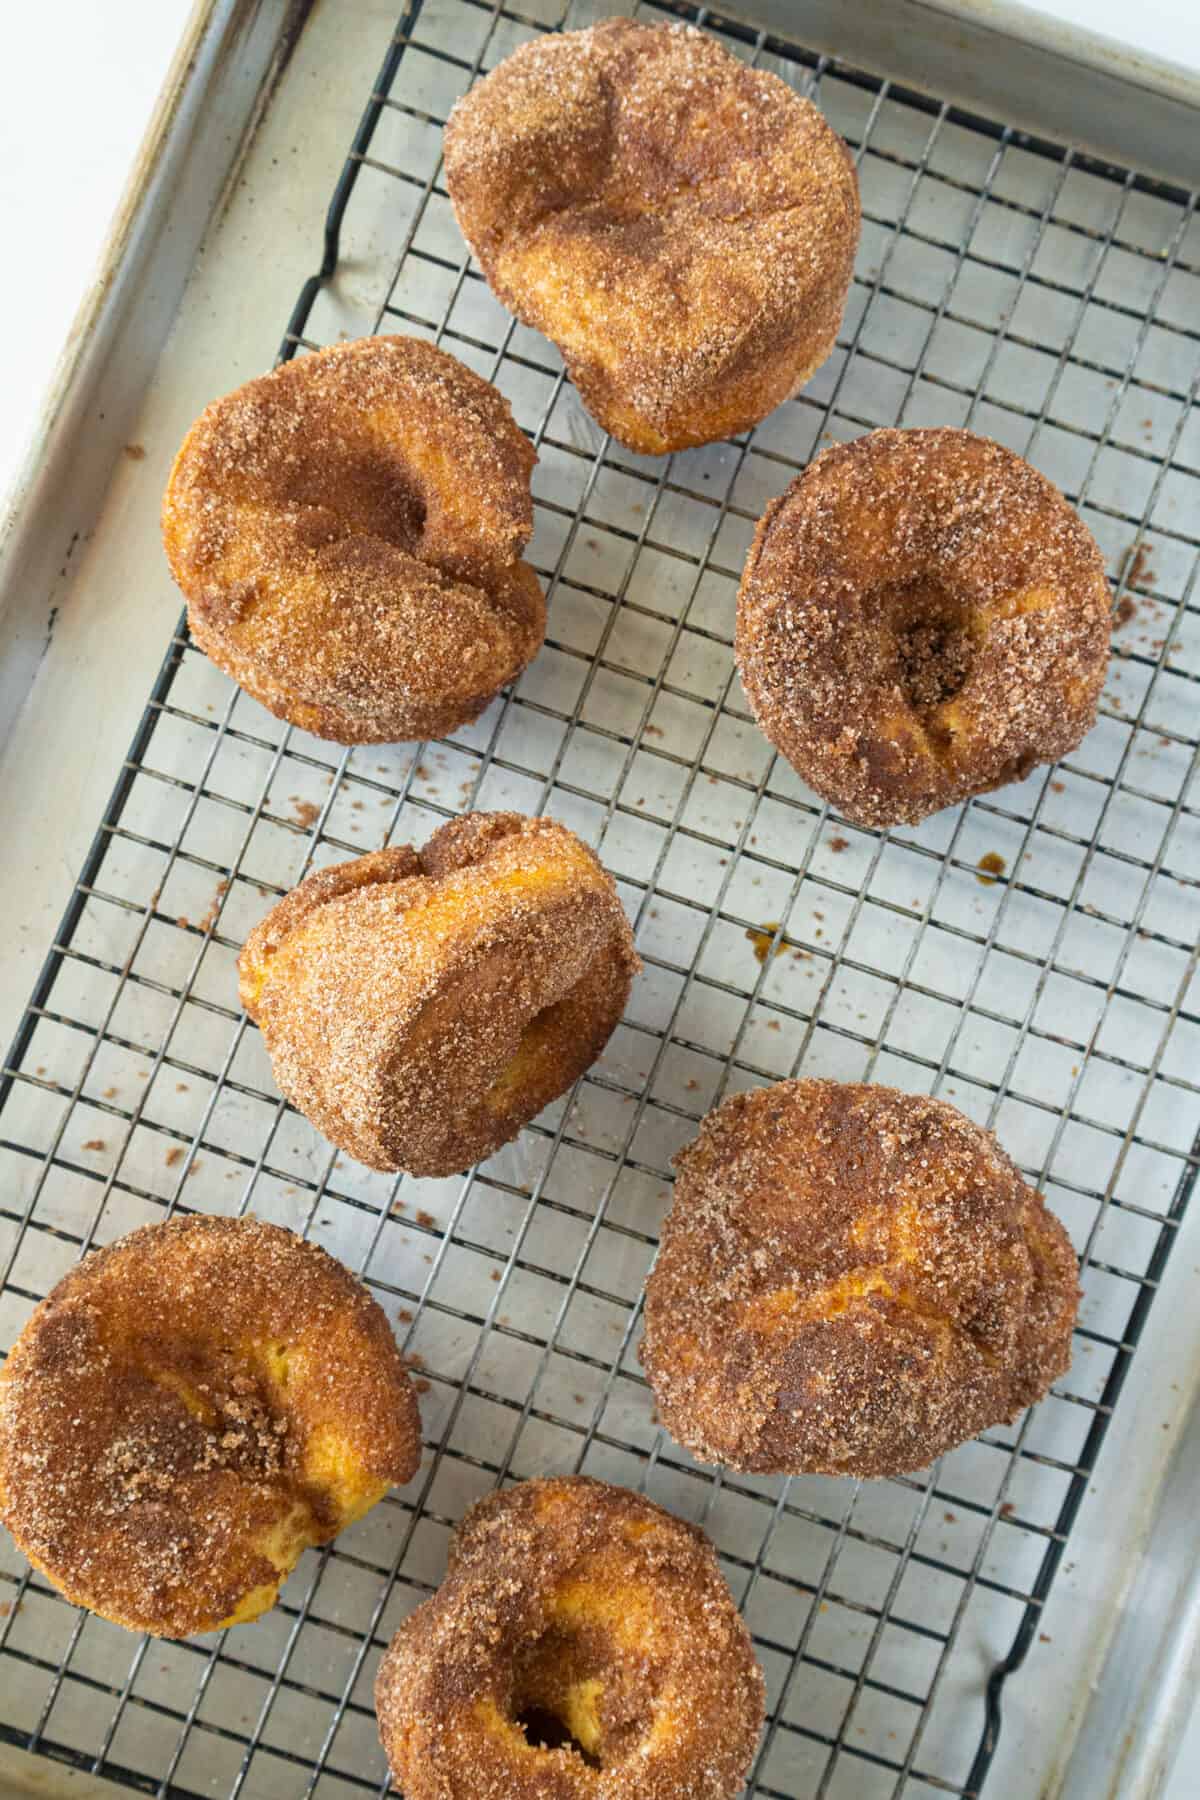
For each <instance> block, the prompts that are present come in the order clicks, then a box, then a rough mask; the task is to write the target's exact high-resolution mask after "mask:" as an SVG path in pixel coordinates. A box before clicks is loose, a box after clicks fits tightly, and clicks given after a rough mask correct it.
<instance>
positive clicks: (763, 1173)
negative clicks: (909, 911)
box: [641, 1081, 1079, 1476]
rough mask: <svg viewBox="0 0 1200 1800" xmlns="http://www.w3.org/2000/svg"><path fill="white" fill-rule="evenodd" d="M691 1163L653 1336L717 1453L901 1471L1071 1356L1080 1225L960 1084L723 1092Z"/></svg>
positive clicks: (667, 1410)
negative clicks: (1066, 1216) (961, 1095)
mask: <svg viewBox="0 0 1200 1800" xmlns="http://www.w3.org/2000/svg"><path fill="white" fill-rule="evenodd" d="M675 1165H676V1168H677V1169H678V1171H679V1174H678V1180H677V1181H676V1185H675V1200H674V1205H673V1206H672V1209H671V1212H670V1215H669V1217H668V1218H667V1220H666V1223H665V1225H664V1227H663V1236H662V1248H661V1250H660V1252H659V1256H658V1261H657V1262H656V1264H655V1266H654V1270H653V1272H652V1274H651V1276H650V1279H649V1282H648V1283H647V1287H646V1334H645V1339H644V1341H643V1345H642V1352H641V1355H642V1361H643V1363H644V1365H645V1368H646V1373H647V1375H648V1377H649V1379H650V1385H651V1387H652V1388H653V1390H654V1394H655V1397H656V1399H657V1401H658V1409H659V1414H660V1416H661V1418H662V1421H663V1424H664V1425H665V1426H666V1428H667V1430H668V1431H669V1432H670V1433H671V1435H672V1436H673V1437H674V1438H676V1439H677V1440H678V1442H679V1443H681V1444H685V1445H686V1446H687V1447H688V1449H689V1450H691V1451H692V1452H693V1453H694V1454H695V1455H696V1456H698V1457H699V1458H700V1459H701V1460H702V1461H704V1462H710V1463H723V1464H724V1465H725V1466H726V1467H728V1468H734V1469H743V1470H752V1471H755V1472H757V1473H760V1474H768V1473H786V1474H800V1473H816V1474H823V1475H862V1476H881V1475H898V1474H902V1473H905V1472H906V1471H909V1470H912V1469H920V1468H924V1467H925V1466H926V1465H927V1464H928V1463H930V1462H932V1461H933V1460H934V1458H935V1457H938V1456H941V1455H942V1454H943V1453H944V1452H945V1451H947V1450H950V1449H952V1448H953V1447H954V1446H955V1445H956V1444H960V1443H962V1442H964V1441H965V1440H966V1439H967V1438H970V1437H974V1436H975V1434H976V1433H977V1432H980V1431H982V1430H983V1429H984V1428H985V1427H987V1426H989V1425H995V1424H998V1423H1000V1422H1001V1421H1002V1420H1011V1419H1013V1418H1015V1417H1016V1415H1017V1414H1018V1413H1019V1412H1020V1410H1021V1409H1022V1408H1023V1407H1026V1406H1029V1405H1030V1404H1031V1403H1032V1402H1033V1401H1035V1400H1037V1399H1040V1397H1041V1396H1042V1395H1043V1394H1044V1393H1045V1392H1046V1390H1047V1388H1048V1387H1049V1386H1050V1384H1051V1382H1053V1381H1055V1380H1057V1378H1058V1377H1059V1376H1060V1375H1062V1374H1063V1373H1064V1372H1065V1371H1066V1369H1067V1367H1068V1365H1069V1362H1070V1354H1071V1332H1072V1329H1073V1326H1074V1323H1075V1313H1076V1308H1077V1305H1078V1300H1079V1285H1078V1273H1079V1271H1078V1265H1077V1263H1076V1259H1075V1254H1074V1252H1073V1250H1072V1249H1071V1245H1070V1241H1069V1239H1068V1237H1067V1234H1066V1232H1065V1231H1064V1229H1063V1227H1062V1225H1061V1224H1060V1223H1059V1221H1058V1220H1057V1219H1056V1218H1055V1217H1054V1215H1053V1213H1051V1212H1049V1211H1048V1210H1047V1208H1046V1205H1045V1202H1044V1201H1043V1200H1042V1197H1041V1195H1040V1194H1038V1193H1036V1192H1035V1191H1034V1189H1033V1188H1031V1187H1029V1186H1028V1184H1027V1183H1026V1182H1025V1181H1024V1180H1022V1178H1021V1176H1020V1174H1019V1173H1018V1171H1017V1169H1016V1168H1015V1167H1014V1166H1013V1164H1012V1163H1011V1162H1010V1161H1009V1159H1008V1157H1007V1156H1006V1155H1005V1154H1004V1152H1003V1151H1002V1150H1001V1149H1000V1146H999V1145H998V1144H997V1142H996V1140H995V1138H994V1137H993V1136H992V1135H991V1133H990V1132H987V1131H984V1130H982V1129H981V1127H979V1126H978V1125H975V1124H973V1123H972V1121H971V1120H970V1119H968V1118H966V1117H964V1115H963V1114H962V1113H960V1112H959V1111H958V1110H957V1108H955V1107H953V1106H950V1105H949V1104H948V1103H947V1102H946V1101H944V1100H930V1099H927V1098H924V1097H922V1096H919V1095H913V1094H904V1093H900V1092H898V1091H897V1090H896V1089H894V1088H886V1087H875V1086H861V1085H856V1084H854V1083H850V1082H845V1083H843V1082H836V1081H783V1082H779V1083H778V1084H777V1085H776V1086H774V1087H769V1088H761V1089H757V1090H755V1091H754V1092H752V1093H747V1094H737V1095H734V1096H733V1097H732V1098H731V1099H729V1100H726V1101H725V1102H724V1103H723V1104H722V1105H720V1106H718V1107H717V1108H716V1109H715V1111H713V1112H711V1113H709V1115H708V1117H707V1118H706V1119H705V1120H704V1122H703V1124H702V1125H701V1127H700V1134H699V1136H698V1137H697V1138H696V1140H695V1142H694V1143H692V1144H691V1145H689V1146H688V1148H687V1149H685V1150H683V1151H682V1152H681V1153H680V1154H679V1156H677V1157H676V1159H675Z"/></svg>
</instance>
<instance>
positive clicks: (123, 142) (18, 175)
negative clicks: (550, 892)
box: [0, 0, 1200, 1800]
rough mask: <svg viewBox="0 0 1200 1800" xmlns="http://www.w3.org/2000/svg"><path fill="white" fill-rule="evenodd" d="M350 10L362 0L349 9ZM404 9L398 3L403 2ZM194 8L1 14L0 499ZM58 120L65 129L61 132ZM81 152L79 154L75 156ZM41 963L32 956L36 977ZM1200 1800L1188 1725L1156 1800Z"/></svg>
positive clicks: (1093, 2)
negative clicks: (4, 257)
mask: <svg viewBox="0 0 1200 1800" xmlns="http://www.w3.org/2000/svg"><path fill="white" fill-rule="evenodd" d="M350 3H351V4H357V3H358V0H350ZM397 10H398V4H397ZM1030 10H1033V11H1036V12H1039V13H1041V14H1043V15H1049V16H1050V17H1052V18H1056V19H1058V20H1060V21H1062V22H1063V23H1066V24H1069V25H1078V26H1082V27H1084V28H1086V29H1089V30H1091V31H1093V32H1100V33H1103V34H1104V35H1106V36H1109V37H1111V38H1114V39H1116V40H1118V41H1121V42H1123V43H1126V44H1130V45H1132V46H1133V47H1134V48H1136V49H1138V50H1140V51H1142V52H1144V53H1146V54H1148V55H1151V56H1155V57H1160V58H1165V59H1167V60H1169V61H1173V62H1176V63H1180V64H1183V65H1185V66H1193V67H1195V66H1200V29H1198V28H1197V23H1196V20H1197V13H1196V8H1195V3H1194V0H1139V4H1138V5H1137V6H1136V7H1131V6H1129V5H1128V4H1127V3H1123V4H1117V0H1053V4H1047V5H1043V6H1040V7H1037V8H1031V9H1030ZM190 12H191V0H106V4H104V5H103V6H97V5H96V4H95V3H94V0H59V3H58V4H57V5H53V6H47V5H41V6H22V7H19V8H13V9H11V16H9V17H8V18H6V26H7V32H6V51H7V54H6V55H5V56H4V57H3V58H2V59H0V209H2V210H0V216H2V217H3V218H4V220H5V224H6V227H7V231H8V241H9V243H10V244H16V245H18V246H20V263H19V269H20V270H23V271H24V279H21V278H19V275H18V270H17V269H14V268H12V267H11V266H10V268H9V270H8V271H7V274H8V279H6V280H5V281H4V282H3V283H0V392H3V394H4V396H5V405H4V407H3V408H0V503H2V501H3V497H4V495H5V494H6V493H7V491H8V489H9V487H10V485H11V482H12V479H13V477H14V475H15V472H16V470H17V468H18V467H19V464H20V461H21V459H22V455H23V452H24V449H25V446H26V445H27V443H28V441H29V439H30V436H31V434H32V431H33V428H34V425H35V423H36V420H37V417H38V414H39V410H40V407H41V404H42V400H43V396H44V394H45V392H46V390H47V388H48V386H49V383H50V381H51V378H52V375H53V371H54V368H55V365H56V363H57V360H58V357H59V355H60V353H61V350H62V347H63V345H64V343H65V341H66V339H67V335H68V332H69V330H70V326H71V322H72V319H73V318H74V316H75V314H76V311H77V309H78V307H79V305H80V302H81V301H82V299H83V298H84V296H85V294H86V292H87V290H88V287H89V283H90V281H91V279H92V277H93V273H94V271H95V268H96V264H97V259H98V257H99V255H100V251H101V248H102V245H103V243H104V239H105V236H106V234H107V231H108V229H109V225H110V222H111V219H112V216H113V213H114V211H115V209H116V206H117V204H118V201H119V198H120V196H121V193H122V191H123V188H124V186H125V183H126V181H127V179H128V177H129V173H130V170H131V169H132V167H133V164H134V161H135V157H136V152H137V148H138V145H139V143H140V141H141V139H142V136H143V133H144V131H145V129H146V126H147V123H148V122H149V119H150V116H151V113H152V110H153V107H154V103H155V100H156V98H157V96H158V93H159V90H160V88H161V86H162V82H163V79H164V77H165V74H166V71H167V69H168V66H169V64H170V60H171V57H172V54H173V52H174V50H175V48H176V45H177V43H178V41H179V39H180V36H181V34H182V31H183V28H184V24H185V21H186V20H187V18H188V16H189V14H190ZM63 122H69V129H68V130H63V129H62V125H63ZM81 146H86V148H83V149H81ZM37 960H38V958H37V957H36V956H35V957H32V958H31V959H30V962H29V967H30V970H31V971H32V969H33V968H35V967H36V961H37ZM1197 1793H1200V1716H1197V1717H1194V1718H1193V1720H1192V1724H1191V1728H1190V1730H1189V1733H1188V1736H1187V1738H1186V1740H1185V1743H1184V1747H1183V1751H1182V1753H1181V1755H1180V1759H1179V1762H1178V1764H1177V1766H1176V1770H1175V1774H1174V1778H1173V1780H1172V1782H1171V1783H1170V1784H1169V1787H1168V1788H1167V1790H1166V1791H1165V1793H1164V1796H1163V1800H1190V1797H1191V1796H1194V1795H1195V1794H1197Z"/></svg>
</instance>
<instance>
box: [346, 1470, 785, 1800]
mask: <svg viewBox="0 0 1200 1800" xmlns="http://www.w3.org/2000/svg"><path fill="white" fill-rule="evenodd" d="M375 1705H376V1710H377V1712H378V1715H379V1730H380V1736H381V1737H382V1739H383V1746H384V1749H385V1750H386V1752H387V1756H388V1761H389V1763H390V1764H391V1769H392V1773H393V1776H394V1777H395V1780H396V1783H397V1786H398V1787H400V1788H401V1789H402V1790H403V1792H404V1794H405V1795H406V1797H407V1800H525V1797H526V1796H528V1797H529V1800H732V1796H733V1795H735V1794H738V1793H740V1792H741V1788H742V1783H743V1781H744V1779H745V1776H746V1771H747V1769H748V1767H749V1764H750V1759H751V1757H752V1755H753V1753H754V1747H755V1744H756V1742H757V1739H758V1734H759V1731H760V1729H761V1726H762V1718H763V1678H762V1674H761V1672H760V1670H759V1668H758V1665H757V1663H756V1662H755V1659H754V1652H753V1649H752V1648H751V1644H750V1635H749V1633H748V1632H747V1630H746V1627H745V1625H744V1623H743V1622H742V1619H741V1618H740V1616H739V1614H738V1612H737V1610H736V1608H735V1607H734V1604H733V1601H732V1600H731V1598H730V1594H729V1589H728V1588H727V1586H726V1585H725V1581H724V1578H723V1577H722V1575H721V1572H720V1569H719V1568H718V1566H717V1559H716V1556H715V1554H714V1552H713V1548H712V1545H711V1544H710V1543H709V1541H708V1539H707V1538H706V1537H705V1536H704V1533H703V1532H702V1531H700V1530H698V1529H697V1528H696V1527H695V1526H693V1525H685V1524H684V1523H683V1521H682V1520H680V1519H676V1518H674V1517H672V1515H671V1514H670V1513H668V1512H664V1511H663V1509H662V1508H661V1507H659V1506H655V1505H654V1504H653V1502H651V1501H649V1500H646V1499H644V1498H643V1497H642V1496H641V1495H639V1494H634V1493H632V1492H630V1491H629V1490H628V1489H627V1488H618V1487H610V1486H609V1485H608V1484H607V1483H605V1482H600V1481H592V1480H589V1479H588V1478H587V1477H586V1476H581V1475H577V1476H574V1477H570V1478H566V1479H557V1480H542V1481H526V1482H523V1483H522V1484H521V1485H520V1486H519V1487H516V1488H512V1489H509V1490H508V1491H507V1492H505V1493H501V1494H492V1495H489V1496H488V1497H487V1498H486V1499H484V1500H481V1501H480V1502H479V1503H478V1504H477V1505H476V1506H474V1507H473V1508H472V1509H471V1511H470V1512H469V1513H468V1514H467V1516H466V1518H465V1519H464V1520H463V1522H462V1524H461V1525H460V1526H459V1528H458V1530H457V1531H456V1533H455V1535H454V1539H453V1543H452V1545H451V1554H450V1571H449V1574H448V1575H447V1577H446V1579H445V1581H444V1582H443V1583H442V1585H441V1587H440V1588H439V1589H438V1591H437V1593H436V1594H435V1595H434V1596H433V1598H432V1599H430V1600H427V1601H426V1602H425V1604H424V1605H423V1606H420V1607H418V1608H417V1610H416V1612H414V1613H413V1614H411V1616H410V1617H409V1618H408V1619H407V1620H406V1621H405V1623H404V1624H403V1625H402V1626H401V1627H400V1630H399V1631H398V1632H397V1633H396V1636H395V1637H394V1638H393V1640H392V1644H391V1647H390V1649H389V1650H388V1652H387V1654H386V1655H385V1657H384V1659H383V1661H382V1663H381V1664H380V1669H379V1677H378V1680H377V1682H376V1687H375ZM522 1719H524V1720H525V1721H526V1725H525V1727H524V1728H523V1727H522V1724H521V1723H519V1722H518V1721H520V1720H522ZM555 1722H557V1724H558V1726H559V1729H558V1730H557V1731H554V1730H553V1726H554V1723H555ZM564 1726H565V1727H566V1728H567V1733H566V1734H564V1732H563V1731H562V1729H561V1728H562V1727H564ZM568 1734H569V1735H568ZM551 1736H552V1737H555V1738H557V1739H559V1740H560V1744H561V1747H550V1748H542V1747H539V1744H540V1743H541V1742H544V1740H545V1738H546V1737H551ZM564 1737H565V1740H566V1741H565V1742H563V1741H562V1740H563V1739H564ZM572 1737H573V1739H574V1747H573V1746H572V1743H571V1738H572Z"/></svg>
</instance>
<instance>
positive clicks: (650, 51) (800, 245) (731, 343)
mask: <svg viewBox="0 0 1200 1800" xmlns="http://www.w3.org/2000/svg"><path fill="white" fill-rule="evenodd" d="M445 166H446V183H447V186H448V187H449V190H450V198H451V200H452V201H453V203H454V210H455V213H456V214H457V217H458V222H459V225H460V226H461V227H462V232H463V236H464V237H465V238H466V240H467V242H468V243H469V244H470V246H471V249H472V250H473V251H474V253H475V255H476V257H477V259H478V261H479V263H480V266H481V267H482V269H483V272H484V274H485V275H486V276H487V279H488V281H489V283H490V284H491V287H492V288H493V290H494V291H495V293H496V294H497V295H498V296H499V298H500V299H501V300H502V301H503V302H504V304H505V305H506V306H507V307H508V308H509V309H510V311H512V312H514V313H515V314H516V315H517V317H518V318H519V319H521V320H522V321H523V322H524V323H525V324H526V325H531V326H533V327H534V328H535V329H536V330H538V331H542V332H544V333H545V335H546V336H547V337H548V338H550V339H552V340H553V342H554V343H555V344H556V345H557V346H558V348H559V349H560V350H561V352H562V355H563V358H564V361H565V362H566V365H567V372H568V373H569V375H570V376H571V379H572V380H573V381H574V383H575V385H576V387H577V388H578V389H579V392H580V394H581V396H582V398H583V401H584V404H585V405H586V406H587V407H588V409H589V410H590V411H591V412H592V413H593V415H594V416H595V418H596V419H597V420H598V421H599V423H600V424H601V425H602V426H603V427H604V429H605V430H606V431H610V432H612V434H613V436H614V437H617V438H619V439H620V440H621V442H622V443H624V444H627V445H628V446H629V447H630V448H631V449H633V450H641V451H647V452H651V453H661V452H665V451H668V450H677V449H680V448H682V447H683V446H684V445H687V444H705V443H709V442H711V441H712V440H713V439H714V438H722V437H728V436H730V435H731V433H733V432H736V431H744V430H747V429H748V428H749V427H750V426H752V425H754V424H757V422H758V421H759V420H760V419H762V418H765V417H766V415H767V413H769V412H770V411H771V410H772V409H773V408H774V407H776V406H778V405H779V404H780V402H781V401H783V400H786V399H787V397H788V395H789V394H793V393H794V392H795V391H796V389H797V388H799V387H801V386H802V385H803V383H804V382H805V381H807V380H808V378H809V376H810V375H812V374H813V372H814V371H815V370H816V369H817V368H819V366H820V365H821V363H823V362H824V360H825V358H826V357H827V356H828V355H829V353H830V351H831V350H832V348H833V345H834V340H835V338H836V336H837V331H838V327H839V325H840V323H841V318H842V310H843V307H844V306H845V302H846V294H847V291H848V289H849V285H850V276H851V271H852V269H853V265H854V253H855V250H856V248H857V245H858V231H859V203H858V182H857V178H856V176H855V173H854V166H853V163H852V162H851V160H850V157H849V155H848V153H847V150H846V147H845V145H844V144H843V143H842V140H841V139H840V138H839V137H838V135H837V133H836V132H835V131H833V130H832V129H831V128H830V126H828V125H827V124H826V123H825V120H824V119H823V118H822V117H821V114H820V113H819V112H818V111H817V109H816V107H815V106H813V105H812V103H811V102H810V101H808V100H804V99H801V97H800V96H799V95H798V94H796V93H794V92H793V91H792V89H791V88H790V87H788V86H787V84H786V83H785V82H783V81H781V80H780V79H779V77H778V76H777V75H772V74H769V73H767V72H766V71H764V70H758V69H749V68H747V67H746V66H745V64H744V63H741V62H739V61H738V60H737V58H736V57H734V56H731V55H730V54H729V52H728V51H726V50H724V49H722V47H721V45H720V44H719V43H717V41H716V40H715V39H714V38H712V37H709V36H706V35H705V33H703V32H701V31H698V30H696V29H695V28H694V27H693V26H690V25H670V26H649V25H635V24H633V23H631V22H630V21H629V20H628V19H606V20H605V21H604V22H603V23H602V24H599V25H595V26H592V27H591V28H590V29H589V30H586V31H568V32H562V33H554V34H548V35H545V36H542V37H539V38H537V39H535V40H534V41H533V42H531V43H528V44H523V45H522V46H521V48H520V49H519V50H517V51H515V52H514V53H513V54H512V55H511V56H509V57H507V58H506V59H505V61H504V62H502V63H501V64H500V65H499V67H498V68H496V69H494V70H493V71H492V73H491V74H490V75H488V76H487V77H486V78H485V79H484V80H483V81H481V82H480V83H479V84H478V86H476V87H474V88H472V89H471V90H470V92H469V93H468V94H466V95H465V96H464V97H463V99H461V100H460V101H458V103H457V105H456V106H455V107H454V109H453V111H452V112H451V114H450V117H449V119H448V121H447V124H446V133H445Z"/></svg>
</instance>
